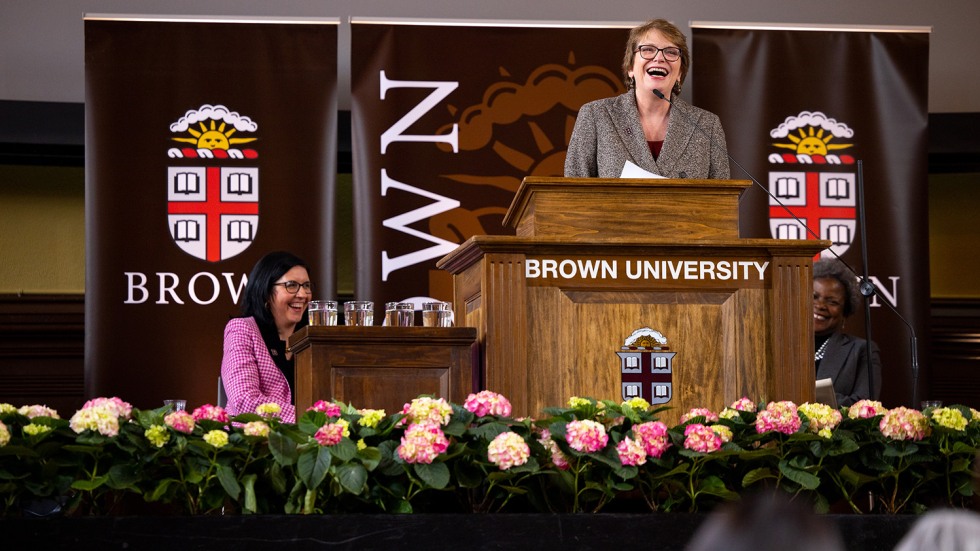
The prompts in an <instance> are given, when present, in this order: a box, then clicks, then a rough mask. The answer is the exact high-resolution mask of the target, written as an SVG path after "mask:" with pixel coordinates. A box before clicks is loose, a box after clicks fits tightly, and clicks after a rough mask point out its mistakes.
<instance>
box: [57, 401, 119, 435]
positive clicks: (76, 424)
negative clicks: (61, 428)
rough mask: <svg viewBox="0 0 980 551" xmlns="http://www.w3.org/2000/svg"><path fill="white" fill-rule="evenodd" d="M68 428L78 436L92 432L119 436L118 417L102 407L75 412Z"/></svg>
mask: <svg viewBox="0 0 980 551" xmlns="http://www.w3.org/2000/svg"><path fill="white" fill-rule="evenodd" d="M68 426H70V427H71V430H73V431H75V432H76V433H78V434H81V433H83V432H85V431H86V430H92V431H97V432H98V433H99V434H102V435H103V436H110V437H112V436H116V435H117V434H119V417H118V416H117V415H115V414H114V412H112V411H110V410H109V409H107V408H104V407H87V408H82V409H80V410H78V411H76V412H75V415H72V416H71V420H69V422H68Z"/></svg>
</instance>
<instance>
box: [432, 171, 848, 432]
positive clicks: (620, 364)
mask: <svg viewBox="0 0 980 551" xmlns="http://www.w3.org/2000/svg"><path fill="white" fill-rule="evenodd" d="M750 185H751V182H749V181H742V180H665V179H650V180H636V179H614V180H605V179H591V178H590V179H586V178H531V177H529V178H526V179H525V180H524V182H523V183H522V184H521V187H520V188H519V189H518V191H517V194H516V196H515V197H514V200H513V203H512V204H511V207H510V210H509V212H508V213H507V216H506V217H505V219H504V223H505V224H507V225H509V226H511V227H515V228H516V230H517V235H516V236H475V237H473V238H471V239H469V240H467V241H466V242H465V243H463V244H462V245H460V246H459V248H457V249H456V250H455V251H453V252H452V253H450V254H449V255H447V256H446V257H444V258H443V259H441V260H440V261H439V263H438V266H439V267H441V268H443V269H445V270H448V271H449V272H450V273H452V274H453V279H454V285H453V287H454V295H455V296H454V305H455V306H454V307H455V309H456V320H457V323H458V324H459V325H464V326H472V327H475V328H476V329H477V338H478V340H479V343H480V345H481V358H480V360H481V361H480V376H481V383H480V384H481V385H482V387H483V388H487V389H489V390H493V391H496V392H500V393H502V394H504V395H505V396H507V397H508V398H509V399H510V401H511V403H512V404H513V406H514V415H533V416H538V415H540V413H541V410H542V409H543V408H544V407H548V406H561V405H564V404H565V403H567V401H568V399H569V398H570V397H571V396H591V397H594V398H598V399H611V400H615V401H620V400H622V399H623V393H624V389H625V386H624V384H625V383H624V381H625V380H626V379H627V378H628V377H626V376H625V375H624V366H625V363H624V362H625V360H622V359H621V358H620V356H619V354H618V353H619V352H622V351H623V347H624V345H625V343H626V339H627V338H629V337H630V336H631V334H633V333H634V331H636V330H637V329H641V328H644V327H649V328H651V329H653V330H656V331H658V332H660V333H661V334H662V335H663V336H664V337H666V339H667V344H666V347H667V350H669V352H670V353H672V354H673V356H672V360H671V365H670V369H669V371H670V372H669V374H668V375H667V376H666V377H667V379H668V380H669V381H670V389H671V390H670V393H669V401H667V402H666V403H665V404H664V405H667V406H672V408H673V409H672V410H670V411H668V412H667V413H666V414H665V415H663V416H662V419H663V420H665V421H668V422H676V421H677V420H678V419H679V417H680V415H681V414H683V413H684V412H686V411H687V410H688V409H689V408H691V407H709V408H711V409H713V410H716V411H717V410H720V409H721V408H722V407H723V406H726V405H728V404H729V403H731V402H732V401H734V400H736V399H738V398H740V397H742V396H743V395H744V396H748V397H750V398H752V399H754V400H783V399H786V400H794V401H797V402H803V401H807V400H812V398H813V393H814V375H815V372H814V371H815V370H814V367H813V326H812V323H813V317H812V316H813V308H812V289H813V284H812V274H811V271H812V257H813V256H814V255H815V254H816V253H818V252H819V251H820V250H822V249H824V248H826V247H827V246H829V243H828V242H826V241H801V240H775V239H739V238H738V199H739V196H740V195H741V194H742V192H743V191H744V190H745V189H746V188H747V187H749V186H750ZM659 377H660V378H659V379H658V380H661V381H662V380H664V377H665V376H664V375H663V374H661V375H660V376H659ZM643 384H647V382H646V381H644V383H643ZM660 387H661V388H662V387H663V385H660Z"/></svg>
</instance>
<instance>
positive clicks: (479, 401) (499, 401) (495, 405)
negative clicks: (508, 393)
mask: <svg viewBox="0 0 980 551" xmlns="http://www.w3.org/2000/svg"><path fill="white" fill-rule="evenodd" d="M463 407H464V408H466V410H467V411H469V412H472V413H473V414H474V415H476V416H477V417H486V416H487V415H500V416H503V417H509V416H510V412H511V405H510V400H508V399H507V398H505V397H504V395H503V394H497V393H496V392H491V391H489V390H481V391H480V392H477V393H476V394H470V395H469V396H467V397H466V401H465V402H463Z"/></svg>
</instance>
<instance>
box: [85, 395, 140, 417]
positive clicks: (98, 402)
mask: <svg viewBox="0 0 980 551" xmlns="http://www.w3.org/2000/svg"><path fill="white" fill-rule="evenodd" d="M89 408H102V409H105V410H106V411H107V412H108V413H110V414H112V415H115V416H116V417H118V418H120V419H122V420H124V421H125V420H128V419H129V417H130V416H131V415H132V414H133V406H131V405H130V404H129V402H124V401H122V400H121V399H119V398H118V397H116V396H113V397H112V398H92V399H91V400H89V401H88V402H85V403H84V404H82V409H89Z"/></svg>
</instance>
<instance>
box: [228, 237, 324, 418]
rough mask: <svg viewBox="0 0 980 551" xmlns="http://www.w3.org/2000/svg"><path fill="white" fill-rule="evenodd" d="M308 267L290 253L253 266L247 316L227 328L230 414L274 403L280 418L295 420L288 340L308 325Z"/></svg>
mask: <svg viewBox="0 0 980 551" xmlns="http://www.w3.org/2000/svg"><path fill="white" fill-rule="evenodd" d="M312 296H313V294H312V284H311V283H310V275H309V272H308V271H307V268H306V263H305V262H303V261H302V260H301V259H299V258H298V257H296V256H295V255H293V254H291V253H287V252H273V253H269V254H267V255H265V256H264V257H262V259H260V260H259V261H258V263H256V264H255V267H254V268H252V273H250V274H249V276H248V283H247V284H246V286H245V294H244V298H243V299H242V317H240V318H234V319H232V320H231V321H229V322H228V325H226V326H225V341H224V356H223V357H222V359H221V378H222V381H223V382H224V386H225V392H226V394H227V395H228V404H227V406H226V409H227V410H228V413H229V414H231V415H236V414H239V413H249V412H254V411H255V408H256V406H258V405H259V404H263V403H266V402H275V403H277V404H279V406H280V407H281V408H282V411H281V413H280V418H281V419H282V420H283V421H284V422H287V423H293V422H295V421H296V407H295V405H293V393H292V388H293V381H294V366H293V356H292V354H291V353H289V352H287V351H286V339H288V338H289V336H290V335H292V334H293V333H294V332H295V331H296V330H297V329H299V328H300V327H303V326H305V325H306V324H307V323H308V318H307V315H306V306H307V303H309V301H310V299H311V298H312Z"/></svg>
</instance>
